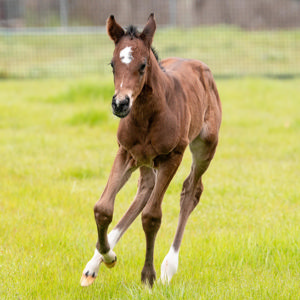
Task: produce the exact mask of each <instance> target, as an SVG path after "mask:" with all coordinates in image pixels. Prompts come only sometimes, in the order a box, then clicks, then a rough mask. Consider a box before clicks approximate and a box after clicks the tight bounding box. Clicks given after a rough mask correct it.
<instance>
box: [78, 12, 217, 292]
mask: <svg viewBox="0 0 300 300" xmlns="http://www.w3.org/2000/svg"><path fill="white" fill-rule="evenodd" d="M155 29H156V23H155V19H154V15H153V14H151V15H150V17H149V19H148V22H147V24H146V25H145V27H144V29H143V31H142V32H141V33H140V32H138V31H137V30H136V28H135V27H133V26H130V27H129V28H128V29H127V31H126V32H125V31H124V30H123V29H122V27H121V26H120V25H119V24H118V23H117V22H116V21H115V19H114V16H110V17H109V18H108V20H107V32H108V35H109V36H110V38H111V39H112V40H113V41H114V43H115V50H114V54H113V58H112V61H111V66H112V69H113V74H114V84H115V94H114V96H113V98H112V109H113V113H114V114H115V115H116V116H118V117H120V118H121V120H120V124H119V128H118V133H117V139H118V144H119V149H118V152H117V155H116V158H115V161H114V163H113V166H112V170H111V173H110V176H109V178H108V182H107V185H106V187H105V189H104V192H103V194H102V196H101V198H100V200H99V201H98V202H97V203H96V205H95V207H94V214H95V220H96V224H97V229H98V241H97V244H96V249H95V253H94V256H93V257H92V259H91V260H90V261H89V262H88V264H87V265H86V267H85V269H84V271H83V275H82V278H81V285H82V286H87V285H90V284H92V282H93V281H94V280H95V278H96V276H97V274H98V270H99V266H100V264H101V263H102V262H103V263H104V264H105V265H106V266H107V267H109V268H111V267H113V266H114V265H115V264H116V261H117V257H116V254H115V253H114V252H113V248H114V247H115V245H116V243H117V242H118V241H119V239H120V238H121V236H122V235H123V234H124V232H125V231H126V230H127V229H128V227H129V226H130V225H131V223H132V222H133V221H134V220H135V218H136V217H137V216H138V215H139V214H140V213H141V212H142V224H143V229H144V232H145V236H146V258H145V265H144V268H143V270H142V275H141V279H142V281H143V282H144V283H147V284H149V285H150V286H151V287H152V285H153V283H154V280H155V278H156V273H155V270H154V266H153V253H154V243H155V238H156V234H157V231H158V229H159V227H160V224H161V218H162V210H161V203H162V200H163V196H164V194H165V192H166V190H167V187H168V185H169V183H170V181H171V180H172V178H173V176H174V174H175V173H176V171H177V169H178V167H179V165H180V163H181V160H182V157H183V154H184V151H185V149H186V147H187V146H188V145H189V147H190V150H191V152H192V158H193V159H192V166H191V171H190V174H189V176H188V177H187V178H186V180H185V181H184V183H183V188H182V192H181V199H180V215H179V221H178V227H177V231H176V234H175V237H174V241H173V243H172V246H171V248H170V251H169V253H168V254H167V255H166V257H165V259H164V261H163V263H162V265H161V280H162V282H170V280H171V278H172V276H173V275H174V274H175V273H176V271H177V267H178V254H179V247H180V244H181V240H182V237H183V232H184V228H185V225H186V223H187V220H188V217H189V215H190V213H191V212H192V211H193V209H194V208H195V206H196V205H197V204H198V202H199V199H200V196H201V194H202V191H203V185H202V180H201V178H202V175H203V173H204V172H205V171H206V169H207V168H208V166H209V164H210V161H211V160H212V158H213V156H214V153H215V150H216V146H217V143H218V131H219V128H220V124H221V103H220V98H219V95H218V91H217V88H216V84H215V82H214V79H213V76H212V74H211V71H210V70H209V68H208V67H207V66H206V65H205V64H204V63H202V62H200V61H197V60H188V59H179V58H168V59H165V60H163V61H161V62H160V63H159V62H158V60H157V57H156V55H155V52H154V51H153V49H152V48H151V44H152V40H153V36H154V32H155ZM138 168H139V170H140V178H139V183H138V191H137V194H136V196H135V199H134V201H133V203H132V204H131V206H130V207H129V209H128V210H127V212H126V213H125V215H124V216H123V217H122V219H121V220H120V221H119V223H118V224H117V225H116V226H115V228H114V229H113V230H112V231H111V232H110V233H109V234H108V235H107V229H108V226H109V224H110V223H111V221H112V217H113V210H114V202H115V197H116V195H117V193H118V191H119V190H120V189H121V188H122V186H123V185H124V184H125V183H126V181H127V180H128V179H129V177H130V175H131V174H132V172H133V171H135V170H136V169H138Z"/></svg>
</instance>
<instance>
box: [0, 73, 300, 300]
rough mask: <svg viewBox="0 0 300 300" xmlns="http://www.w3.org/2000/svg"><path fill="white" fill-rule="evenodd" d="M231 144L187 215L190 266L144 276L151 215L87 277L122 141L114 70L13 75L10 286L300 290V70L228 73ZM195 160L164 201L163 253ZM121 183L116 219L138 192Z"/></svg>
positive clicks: (6, 232) (277, 294) (6, 134)
mask: <svg viewBox="0 0 300 300" xmlns="http://www.w3.org/2000/svg"><path fill="white" fill-rule="evenodd" d="M217 85H218V88H219V92H220V95H221V100H222V103H223V114H224V115H223V123H222V127H221V133H220V144H219V147H218V149H217V153H216V156H215V159H214V160H213V163H212V164H211V166H210V168H209V170H208V171H207V173H206V175H205V177H204V187H205V189H204V194H203V197H202V199H201V202H200V204H199V206H198V207H197V209H196V210H195V211H194V212H193V214H192V216H191V217H190V220H189V223H188V225H187V228H186V232H185V236H184V240H183V245H182V248H181V255H180V261H179V270H178V273H177V274H176V275H175V276H174V277H173V279H172V282H171V284H170V285H169V286H163V285H161V284H160V283H157V284H155V286H154V288H153V290H152V291H149V290H148V289H146V288H144V287H143V286H142V284H141V283H140V271H141V269H142V266H143V260H144V254H145V240H144V233H143V230H142V227H141V221H140V218H138V219H137V221H136V222H135V223H134V224H133V225H132V227H131V228H130V229H129V230H128V231H127V233H126V234H125V235H124V237H123V238H122V239H121V241H120V242H119V244H118V245H117V246H116V248H115V251H116V253H117V255H118V264H117V265H116V267H115V268H114V269H111V270H109V269H106V268H105V267H104V266H102V267H101V269H100V272H99V276H98V278H97V280H96V281H95V283H94V284H93V285H92V286H91V287H89V288H82V287H81V286H80V284H79V280H80V277H81V272H82V270H83V268H84V266H85V264H86V262H87V261H88V260H89V259H90V258H91V256H92V254H93V251H94V247H95V242H96V226H95V223H94V219H93V205H94V203H95V202H96V201H97V199H98V197H99V196H100V194H101V192H102V190H103V188H104V185H105V183H106V180H107V177H108V174H109V171H110V167H111V164H112V162H113V158H114V154H115V152H116V150H117V143H116V138H115V132H116V129H117V125H118V119H117V118H115V117H113V116H112V114H111V108H110V99H111V96H112V94H113V86H112V78H111V77H110V76H109V77H105V78H103V77H100V76H99V77H96V76H94V77H80V78H76V79H66V78H65V79H43V80H6V81H0V160H1V168H0V213H1V222H0V276H1V284H0V299H293V300H294V299H299V298H300V289H299V282H300V275H299V274H300V227H299V224H300V209H299V208H300V192H299V191H300V181H299V178H300V156H299V153H300V136H299V133H300V115H299V112H300V93H299V92H300V79H291V80H285V81H280V80H275V79H266V78H264V79H263V78H241V79H229V80H224V79H223V80H217ZM189 167H190V155H189V151H188V150H187V152H186V156H185V159H184V161H183V163H182V166H181V167H180V169H179V171H178V173H177V175H176V177H175V178H174V180H173V181H172V183H171V185H170V187H169V189H168V191H167V193H166V196H165V199H164V203H163V222H162V226H161V229H160V231H159V234H158V237H157V242H156V248H155V266H156V271H157V275H158V277H159V275H160V264H161V262H162V260H163V258H164V256H165V255H166V253H167V252H168V250H169V247H170V245H171V242H172V239H173V236H174V233H175V229H176V225H177V216H178V213H179V195H180V190H181V185H182V182H183V180H184V178H185V177H186V176H187V174H188V172H189ZM137 175H138V174H135V175H134V176H133V177H132V178H131V179H130V182H129V183H128V184H127V185H126V187H125V188H124V189H123V190H122V191H121V192H120V193H119V195H118V197H117V201H116V206H115V215H114V220H113V224H112V225H114V224H116V222H117V221H118V219H119V218H120V217H121V215H122V214H123V213H124V212H125V210H126V209H127V207H128V206H129V203H130V202H131V201H132V199H133V197H134V195H135V191H136V185H137Z"/></svg>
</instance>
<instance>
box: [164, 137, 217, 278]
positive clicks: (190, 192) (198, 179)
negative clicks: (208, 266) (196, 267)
mask: <svg viewBox="0 0 300 300" xmlns="http://www.w3.org/2000/svg"><path fill="white" fill-rule="evenodd" d="M216 146H217V142H216V143H207V142H205V141H203V140H202V139H201V138H200V136H199V137H198V138H196V139H195V140H194V141H193V142H192V143H191V144H190V149H191V152H192V155H193V162H192V167H191V172H190V174H189V176H188V177H187V178H186V180H185V181H184V183H183V188H182V192H181V198H180V215H179V220H178V226H177V231H176V234H175V238H174V240H173V243H172V246H171V248H170V251H169V252H168V254H167V255H166V257H165V258H164V260H163V263H162V265H161V281H162V282H163V283H166V282H168V283H169V282H170V280H171V278H172V277H173V275H174V274H175V273H176V272H177V268H178V257H179V248H180V245H181V241H182V237H183V233H184V229H185V226H186V223H187V220H188V218H189V216H190V214H191V212H192V211H193V210H194V208H195V207H196V206H197V204H198V203H199V200H200V196H201V194H202V192H203V185H202V175H203V173H204V172H205V171H206V170H207V168H208V166H209V164H210V162H211V160H212V158H213V156H214V153H215V149H216Z"/></svg>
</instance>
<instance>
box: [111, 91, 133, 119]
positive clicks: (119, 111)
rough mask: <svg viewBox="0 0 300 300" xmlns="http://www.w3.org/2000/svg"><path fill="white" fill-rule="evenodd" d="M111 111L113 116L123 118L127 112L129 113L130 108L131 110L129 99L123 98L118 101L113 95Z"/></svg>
mask: <svg viewBox="0 0 300 300" xmlns="http://www.w3.org/2000/svg"><path fill="white" fill-rule="evenodd" d="M111 106H112V110H113V114H114V115H115V116H117V117H119V118H125V117H126V116H127V115H128V114H129V112H130V108H131V103H130V98H129V96H125V98H124V99H122V100H119V99H118V98H117V95H114V96H113V98H112V103H111Z"/></svg>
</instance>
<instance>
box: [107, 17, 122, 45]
mask: <svg viewBox="0 0 300 300" xmlns="http://www.w3.org/2000/svg"><path fill="white" fill-rule="evenodd" d="M106 30H107V33H108V35H109V37H110V38H111V39H112V40H113V41H114V42H115V44H117V43H118V42H119V41H120V39H121V37H122V36H123V35H124V34H125V32H124V30H123V28H122V27H121V26H120V25H119V24H118V23H117V22H116V20H115V17H114V15H110V17H109V18H108V19H107V21H106Z"/></svg>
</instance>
